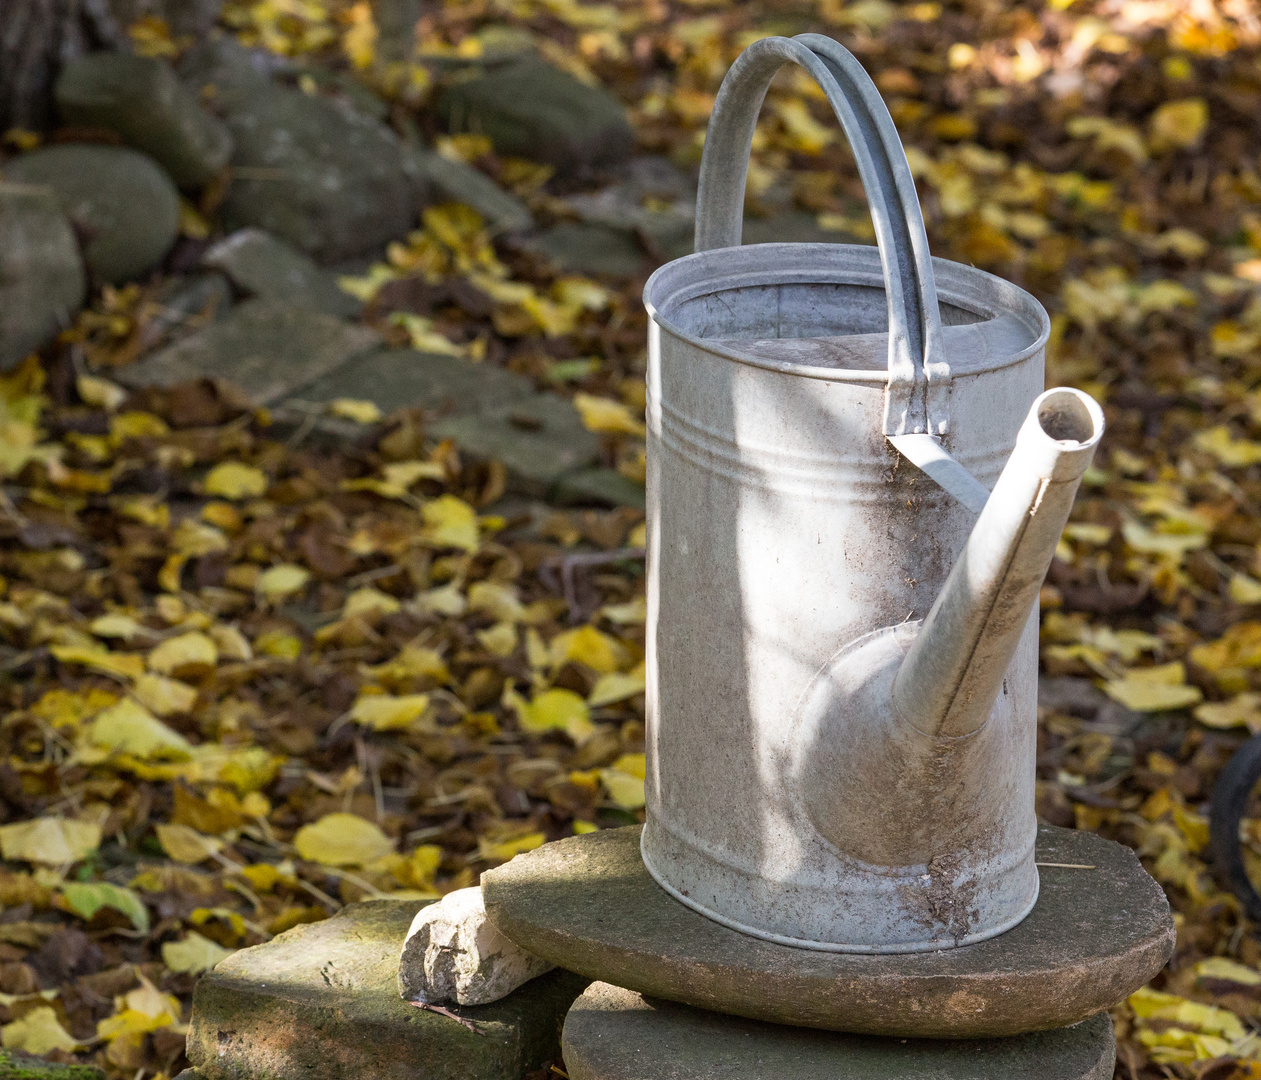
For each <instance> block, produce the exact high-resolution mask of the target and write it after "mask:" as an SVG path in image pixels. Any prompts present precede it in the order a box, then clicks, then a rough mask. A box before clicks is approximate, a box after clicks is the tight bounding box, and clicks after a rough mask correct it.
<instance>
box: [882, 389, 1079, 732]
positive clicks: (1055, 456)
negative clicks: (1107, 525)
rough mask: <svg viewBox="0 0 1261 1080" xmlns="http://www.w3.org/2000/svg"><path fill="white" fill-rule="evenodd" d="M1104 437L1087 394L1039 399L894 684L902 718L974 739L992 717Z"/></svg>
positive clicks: (1056, 393) (1060, 392)
mask: <svg viewBox="0 0 1261 1080" xmlns="http://www.w3.org/2000/svg"><path fill="white" fill-rule="evenodd" d="M1102 434H1103V413H1102V411H1101V410H1100V408H1099V406H1098V405H1097V404H1096V403H1095V402H1094V400H1092V399H1091V398H1090V397H1088V396H1087V395H1086V394H1084V393H1082V392H1081V391H1080V390H1072V389H1065V388H1061V389H1057V390H1048V391H1047V392H1046V393H1044V394H1042V395H1041V396H1040V397H1039V398H1038V399H1037V400H1036V401H1035V402H1034V403H1033V407H1032V408H1031V409H1030V410H1029V415H1028V416H1027V417H1026V419H1025V422H1024V425H1023V426H1022V427H1021V429H1020V434H1019V435H1018V436H1017V439H1016V447H1015V449H1014V450H1013V451H1012V453H1011V457H1010V458H1009V459H1008V460H1007V464H1006V466H1005V467H1004V468H1003V472H1002V475H1001V476H1000V477H999V478H998V483H997V484H996V485H995V487H994V490H993V493H992V494H991V495H990V496H989V498H988V500H987V501H986V503H985V506H984V509H982V511H981V515H980V517H979V518H978V519H977V522H976V525H975V526H974V527H973V529H972V533H971V535H970V536H969V537H968V541H967V544H966V545H965V547H964V549H963V552H962V554H960V556H959V559H958V561H957V562H956V563H955V565H954V568H953V569H952V570H951V572H950V576H949V577H948V578H947V579H946V583H945V585H944V586H943V587H942V590H941V593H940V595H939V596H938V597H937V599H936V601H935V602H934V604H933V606H932V609H931V610H930V611H929V613H928V616H927V618H925V620H924V623H923V625H922V627H921V628H920V631H919V633H918V634H917V635H916V637H915V640H914V641H913V642H912V644H911V646H910V648H909V650H908V651H907V654H906V657H905V659H904V660H903V661H902V664H901V666H900V667H899V669H898V673H897V676H896V678H895V680H894V683H893V703H894V706H895V709H896V711H897V713H898V715H900V716H901V717H902V718H903V719H904V720H905V721H907V722H908V723H910V724H912V725H914V727H916V728H918V729H919V730H920V731H921V732H923V733H924V734H926V735H933V736H942V737H947V738H949V737H958V736H963V735H969V734H971V733H972V732H974V731H976V730H978V729H979V728H980V727H982V726H983V725H984V724H985V722H986V720H987V719H988V718H989V716H990V711H991V709H992V708H993V706H994V701H995V700H996V698H997V697H998V693H999V690H1000V689H1001V687H1002V683H1003V678H1004V676H1005V675H1006V673H1007V668H1008V665H1009V664H1010V663H1011V660H1012V657H1013V656H1014V654H1015V652H1016V647H1017V645H1018V643H1019V641H1020V637H1021V634H1022V633H1023V632H1024V629H1025V625H1026V623H1027V622H1028V620H1029V614H1030V612H1032V611H1033V608H1034V604H1035V603H1036V602H1037V599H1038V593H1039V590H1040V589H1041V586H1042V579H1043V577H1044V576H1045V575H1046V571H1047V568H1048V567H1049V566H1050V563H1051V557H1052V555H1054V553H1055V545H1056V544H1057V543H1058V541H1059V538H1060V533H1061V532H1062V531H1063V529H1064V525H1065V523H1066V522H1067V521H1068V514H1069V511H1070V510H1071V509H1072V505H1073V498H1074V496H1075V495H1076V493H1077V487H1078V485H1079V484H1080V483H1081V478H1082V475H1083V474H1084V473H1085V471H1086V469H1087V468H1088V467H1089V466H1090V462H1091V459H1092V458H1093V457H1094V453H1095V447H1096V446H1097V445H1098V442H1099V438H1100V436H1101V435H1102Z"/></svg>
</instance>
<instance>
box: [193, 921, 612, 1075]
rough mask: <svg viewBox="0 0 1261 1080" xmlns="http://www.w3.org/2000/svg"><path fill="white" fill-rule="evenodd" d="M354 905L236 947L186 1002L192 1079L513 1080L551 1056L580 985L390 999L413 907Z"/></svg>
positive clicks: (573, 978)
mask: <svg viewBox="0 0 1261 1080" xmlns="http://www.w3.org/2000/svg"><path fill="white" fill-rule="evenodd" d="M421 906H422V905H421V902H419V901H414V900H375V901H368V902H366V903H360V904H351V905H349V906H348V907H346V908H344V909H343V910H342V911H340V912H339V913H338V914H337V915H335V916H333V917H332V918H331V919H327V920H325V921H324V922H319V923H310V924H307V925H305V926H299V927H295V928H294V929H293V930H289V931H287V932H286V933H284V934H281V935H280V936H279V937H277V938H275V939H273V940H272V941H269V942H267V943H266V944H263V945H256V946H254V947H253V948H251V949H242V950H241V951H240V952H237V953H234V954H233V955H232V956H230V957H228V958H227V959H226V960H223V961H221V962H220V963H219V965H218V966H217V967H216V968H215V969H214V970H213V971H210V972H208V973H207V974H206V975H204V976H203V977H202V979H201V981H200V982H199V983H198V984H197V990H196V992H195V993H194V995H193V1015H192V1020H191V1022H190V1026H189V1033H188V1059H189V1061H191V1062H192V1063H193V1065H194V1067H195V1068H196V1070H197V1074H196V1075H197V1076H198V1077H199V1078H200V1080H264V1078H265V1080H312V1078H318V1080H368V1078H370V1080H416V1078H417V1077H424V1078H425V1080H520V1078H521V1077H522V1076H523V1075H524V1074H525V1073H526V1072H529V1071H531V1070H532V1069H537V1068H539V1067H540V1066H542V1065H543V1064H545V1063H546V1062H547V1061H549V1060H551V1059H552V1058H553V1057H554V1056H555V1055H556V1054H557V1052H558V1039H559V1033H560V1027H561V1022H562V1018H563V1017H564V1015H565V1012H566V1010H567V1009H568V1008H569V1006H570V1004H571V1003H572V1002H573V1000H574V998H575V997H577V996H578V994H579V993H581V991H582V989H583V988H584V987H585V986H586V983H587V980H585V979H583V978H580V977H579V976H577V975H573V974H571V973H569V972H565V971H553V972H550V973H549V974H547V975H544V976H541V977H540V978H538V979H535V980H533V981H532V982H529V983H526V984H525V985H524V986H523V987H521V988H520V989H519V990H517V991H515V992H514V993H512V994H510V995H509V996H508V997H506V998H504V999H503V1000H501V1001H497V1002H494V1003H493V1004H491V1005H479V1006H472V1007H461V1006H452V1007H451V1011H452V1012H453V1013H456V1014H457V1015H458V1016H459V1017H460V1018H461V1019H463V1020H467V1021H468V1022H469V1023H471V1024H472V1026H473V1028H475V1029H476V1030H470V1029H469V1028H468V1027H466V1026H465V1025H464V1024H461V1023H460V1022H459V1021H458V1020H454V1019H451V1018H450V1017H448V1016H443V1015H440V1014H438V1013H434V1012H429V1011H426V1010H424V1009H420V1008H417V1007H416V1006H414V1005H410V1004H408V1003H407V1002H405V1001H403V1000H402V999H401V998H400V997H399V994H398V958H399V952H400V950H401V949H402V946H403V939H404V938H405V937H406V936H407V928H408V927H409V926H410V925H411V921H412V918H413V917H414V916H415V914H416V912H417V911H418V910H419V909H420V907H421Z"/></svg>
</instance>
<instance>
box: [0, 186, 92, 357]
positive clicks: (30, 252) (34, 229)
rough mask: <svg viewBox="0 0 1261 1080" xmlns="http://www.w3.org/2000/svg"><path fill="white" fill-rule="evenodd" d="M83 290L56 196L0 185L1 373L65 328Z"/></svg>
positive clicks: (76, 254)
mask: <svg viewBox="0 0 1261 1080" xmlns="http://www.w3.org/2000/svg"><path fill="white" fill-rule="evenodd" d="M84 288H85V281H84V273H83V262H82V260H81V259H80V258H79V247H78V245H77V244H76V243H75V239H74V231H73V230H72V229H71V228H70V222H69V221H67V220H66V215H65V214H64V213H63V212H62V210H61V207H60V205H59V204H58V202H57V198H56V196H55V195H54V194H53V193H52V191H50V190H49V189H48V188H44V187H33V186H28V185H25V184H5V183H0V369H6V370H7V369H8V368H11V367H13V365H14V364H16V363H18V362H19V361H21V360H22V359H23V358H24V357H25V356H26V354H27V353H29V352H30V351H31V350H32V349H37V348H39V346H41V345H43V344H44V342H45V341H47V340H48V339H49V338H50V337H51V336H52V335H53V334H55V333H56V332H57V331H58V330H59V329H60V328H61V327H63V326H66V325H68V324H69V322H70V320H71V319H72V318H73V317H74V313H75V312H76V311H77V310H78V309H79V305H80V304H81V303H82V302H83V294H84Z"/></svg>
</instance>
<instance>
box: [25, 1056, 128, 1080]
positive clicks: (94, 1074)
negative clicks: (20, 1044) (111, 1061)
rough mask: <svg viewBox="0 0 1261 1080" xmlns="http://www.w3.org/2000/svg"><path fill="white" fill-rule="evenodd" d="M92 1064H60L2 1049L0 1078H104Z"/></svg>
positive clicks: (32, 1079) (81, 1079)
mask: <svg viewBox="0 0 1261 1080" xmlns="http://www.w3.org/2000/svg"><path fill="white" fill-rule="evenodd" d="M104 1076H105V1074H104V1073H103V1072H101V1070H100V1069H94V1068H93V1067H92V1066H91V1065H59V1064H57V1063H56V1062H53V1061H45V1060H44V1059H43V1058H37V1057H28V1056H27V1055H26V1054H15V1053H14V1052H13V1051H11V1050H0V1080H104Z"/></svg>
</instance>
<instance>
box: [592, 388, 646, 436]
mask: <svg viewBox="0 0 1261 1080" xmlns="http://www.w3.org/2000/svg"><path fill="white" fill-rule="evenodd" d="M574 407H575V408H576V409H577V410H578V412H579V414H580V415H581V416H582V423H583V426H584V427H585V428H586V429H587V430H588V431H596V432H604V433H609V434H621V435H643V434H644V431H645V428H644V425H643V422H642V421H640V420H638V419H636V418H635V417H634V416H633V415H631V411H630V409H628V408H627V407H626V406H625V405H623V404H622V403H621V402H620V401H614V400H612V399H611V398H602V397H596V396H595V395H593V394H575V395H574Z"/></svg>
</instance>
